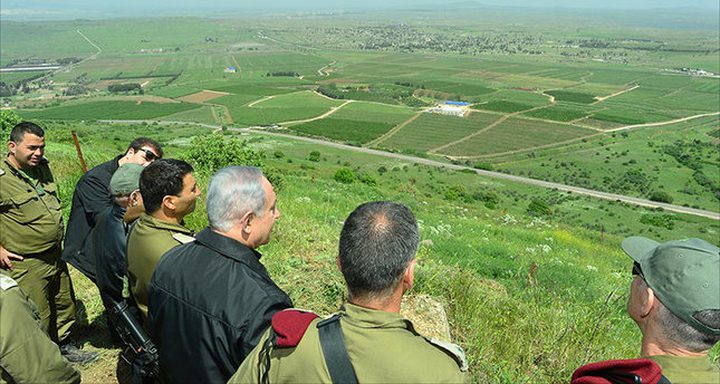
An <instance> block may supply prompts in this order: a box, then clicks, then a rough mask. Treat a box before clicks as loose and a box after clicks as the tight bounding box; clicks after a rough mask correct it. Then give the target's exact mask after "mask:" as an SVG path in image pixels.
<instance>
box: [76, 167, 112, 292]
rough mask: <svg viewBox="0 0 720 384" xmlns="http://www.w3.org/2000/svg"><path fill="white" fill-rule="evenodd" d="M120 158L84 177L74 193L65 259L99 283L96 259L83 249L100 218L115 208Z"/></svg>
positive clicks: (89, 172)
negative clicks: (115, 180)
mask: <svg viewBox="0 0 720 384" xmlns="http://www.w3.org/2000/svg"><path fill="white" fill-rule="evenodd" d="M122 156H123V155H119V156H117V157H115V158H114V159H112V160H109V161H106V162H104V163H102V164H100V165H98V166H96V167H94V168H93V169H91V170H89V171H88V172H87V173H86V174H84V175H83V176H82V177H81V178H80V180H78V182H77V185H76V186H75V193H73V199H72V207H71V208H70V219H69V220H68V225H67V230H66V232H65V233H66V234H65V243H64V247H63V252H62V259H63V260H65V261H67V262H68V263H70V264H72V265H73V266H74V267H75V268H77V269H79V270H80V272H82V273H83V274H84V275H85V276H87V277H88V278H89V279H90V280H92V281H95V259H94V258H93V257H92V256H90V257H88V256H85V254H84V252H83V247H84V245H85V239H87V237H88V235H89V234H90V230H91V229H92V228H93V227H94V226H95V223H96V222H97V216H98V215H99V214H100V213H101V212H103V211H104V210H106V209H108V208H110V207H111V206H112V205H113V202H112V195H111V194H110V179H112V176H113V174H114V173H115V171H117V169H118V160H120V159H121V158H122Z"/></svg>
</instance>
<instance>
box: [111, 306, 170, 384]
mask: <svg viewBox="0 0 720 384" xmlns="http://www.w3.org/2000/svg"><path fill="white" fill-rule="evenodd" d="M112 301H113V303H112V306H111V307H110V311H109V315H110V321H111V323H113V324H114V325H115V329H116V330H117V332H118V334H119V335H120V339H121V340H122V341H123V343H124V344H125V345H126V346H127V347H128V349H130V350H131V351H132V353H133V355H134V357H135V359H134V361H133V362H129V361H128V362H127V363H129V364H130V365H131V366H132V369H133V382H134V383H142V382H143V380H144V379H155V378H158V377H159V376H160V364H159V356H158V350H157V347H155V344H154V343H153V342H152V340H150V337H148V335H147V333H146V332H145V330H144V329H143V327H142V325H141V324H140V322H139V321H138V319H137V318H136V317H135V316H134V315H133V314H132V313H131V311H130V307H129V306H128V304H127V302H126V301H124V300H123V301H120V302H118V301H115V300H112Z"/></svg>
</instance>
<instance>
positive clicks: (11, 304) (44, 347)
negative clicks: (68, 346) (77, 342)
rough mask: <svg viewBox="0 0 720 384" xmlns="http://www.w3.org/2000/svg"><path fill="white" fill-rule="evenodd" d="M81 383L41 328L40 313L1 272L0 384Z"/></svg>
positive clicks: (75, 371)
mask: <svg viewBox="0 0 720 384" xmlns="http://www.w3.org/2000/svg"><path fill="white" fill-rule="evenodd" d="M6 382H7V383H80V372H78V371H77V370H75V368H73V367H72V366H71V365H70V364H69V363H68V362H67V361H66V360H65V359H63V358H62V355H61V354H60V350H59V349H58V346H57V345H56V344H55V343H53V342H52V340H50V338H49V337H48V336H47V334H45V333H44V332H43V330H42V329H41V328H40V318H39V317H38V313H37V309H36V308H35V306H34V305H33V304H32V303H31V302H30V300H29V299H28V297H27V296H26V295H25V293H24V292H23V291H22V290H21V289H20V287H18V285H17V283H16V282H15V280H13V279H12V278H11V277H10V276H8V275H6V274H5V271H0V383H6Z"/></svg>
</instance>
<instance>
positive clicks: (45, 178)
mask: <svg viewBox="0 0 720 384" xmlns="http://www.w3.org/2000/svg"><path fill="white" fill-rule="evenodd" d="M62 238H63V221H62V212H61V211H60V200H59V199H58V196H57V187H56V185H55V181H54V180H53V176H52V173H50V167H48V162H47V160H43V161H41V162H40V164H38V165H37V166H35V167H34V168H33V169H32V170H30V171H27V173H26V172H23V171H21V170H19V169H16V168H15V167H14V166H13V165H12V164H10V162H9V161H8V160H7V159H5V160H4V161H1V162H0V244H2V246H3V247H5V249H7V250H8V251H10V252H12V253H15V254H19V255H30V254H36V253H41V252H44V251H47V250H48V249H51V248H53V247H55V246H58V245H60V243H61V242H62Z"/></svg>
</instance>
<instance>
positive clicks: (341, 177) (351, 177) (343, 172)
mask: <svg viewBox="0 0 720 384" xmlns="http://www.w3.org/2000/svg"><path fill="white" fill-rule="evenodd" d="M333 178H334V179H335V181H337V182H339V183H343V184H352V183H353V182H355V179H357V177H356V176H355V172H353V170H352V169H350V168H347V167H343V168H340V169H338V170H337V172H335V176H334V177H333Z"/></svg>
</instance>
